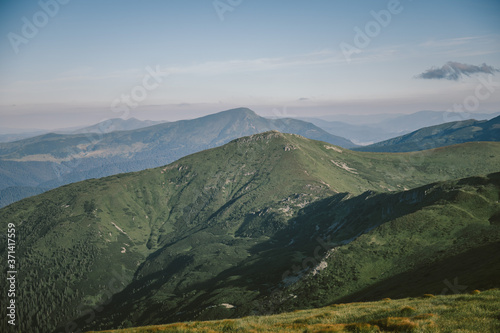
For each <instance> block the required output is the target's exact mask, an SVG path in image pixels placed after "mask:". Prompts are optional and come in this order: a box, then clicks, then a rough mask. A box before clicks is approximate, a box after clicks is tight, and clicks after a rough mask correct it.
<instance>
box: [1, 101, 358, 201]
mask: <svg viewBox="0 0 500 333" xmlns="http://www.w3.org/2000/svg"><path fill="white" fill-rule="evenodd" d="M114 123H116V122H113V124H114ZM127 124H129V123H127ZM95 128H96V127H93V129H95ZM269 130H278V131H281V132H286V133H293V134H299V135H302V136H304V137H307V138H310V139H315V140H321V141H325V142H328V143H331V144H335V145H339V146H342V147H345V148H353V147H355V145H354V144H353V143H352V142H351V141H349V140H347V139H344V138H341V137H338V136H335V135H332V134H329V133H327V132H325V131H324V130H322V129H320V128H318V127H316V126H315V125H313V124H311V123H307V122H304V121H300V120H295V119H275V120H271V119H266V118H263V117H260V116H258V115H257V114H255V113H254V112H253V111H251V110H250V109H246V108H240V109H233V110H228V111H224V112H220V113H217V114H213V115H209V116H206V117H202V118H197V119H193V120H182V121H177V122H170V123H162V124H158V125H154V126H149V127H145V128H140V129H136V130H131V131H114V132H110V133H104V132H97V133H85V134H72V135H63V134H54V133H50V134H45V135H42V136H38V137H34V138H29V139H26V140H21V141H16V142H11V143H2V144H0V190H1V189H4V188H7V187H19V186H21V187H42V188H48V189H50V188H55V187H58V186H61V185H64V184H68V183H72V182H76V181H81V180H85V179H89V178H99V177H103V176H108V175H112V174H117V173H123V172H130V171H138V170H144V169H147V168H153V167H157V166H160V165H165V164H167V163H170V162H173V161H175V160H177V159H179V158H181V157H183V156H186V155H188V154H192V153H195V152H198V151H201V150H204V149H209V148H214V147H217V146H221V145H223V144H225V143H227V142H229V141H231V140H233V139H236V138H238V137H241V136H246V135H251V134H256V133H261V132H265V131H269ZM17 193H18V194H19V196H17V197H15V198H14V197H11V198H12V200H14V199H17V200H20V199H22V198H23V196H22V195H21V193H22V192H17Z"/></svg>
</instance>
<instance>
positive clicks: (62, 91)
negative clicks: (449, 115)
mask: <svg viewBox="0 0 500 333" xmlns="http://www.w3.org/2000/svg"><path fill="white" fill-rule="evenodd" d="M498 17H500V1H498V0H488V1H487V0H453V1H451V0H444V1H431V0H419V1H417V0H414V1H411V0H401V1H398V0H365V1H363V0H361V1H350V0H349V1H348V0H338V1H330V0H272V1H269V0H215V1H214V0H141V1H139V0H135V1H134V0H105V1H103V0H85V1H83V0H40V1H16V0H8V1H7V0H0V73H1V74H0V127H11V128H43V129H54V128H62V127H69V126H79V125H86V124H93V123H96V122H98V121H101V120H105V119H109V118H119V117H121V118H128V117H136V118H139V119H151V120H169V121H173V120H178V119H188V118H194V117H198V116H202V115H206V114H209V113H214V112H218V111H223V110H226V109H230V108H233V107H242V106H243V107H249V108H251V109H253V110H254V111H256V112H257V113H258V114H260V115H263V116H271V117H272V116H277V117H281V116H289V117H298V116H301V117H306V116H307V117H313V116H327V115H335V114H375V113H412V112H417V111H420V110H450V109H456V110H461V109H463V108H465V109H466V111H467V112H469V113H474V112H495V111H500V93H499V92H500V72H498V69H499V68H500V20H499V19H498ZM483 64H484V66H483ZM474 66H475V67H474ZM485 66H486V67H485ZM488 69H489V70H488Z"/></svg>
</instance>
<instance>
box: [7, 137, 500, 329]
mask: <svg viewBox="0 0 500 333" xmlns="http://www.w3.org/2000/svg"><path fill="white" fill-rule="evenodd" d="M478 160H481V161H482V163H476V161H478ZM499 162H500V143H494V142H492V143H470V144H465V145H459V146H453V147H447V148H442V149H436V150H432V151H425V152H416V153H408V154H380V153H377V154H373V153H363V152H353V151H349V150H344V149H341V148H339V147H336V146H332V145H329V144H327V143H325V142H319V141H314V140H309V139H305V138H303V137H301V136H297V135H291V134H281V133H278V132H267V133H263V134H259V135H254V136H250V137H245V138H241V139H237V140H234V141H232V142H230V143H229V144H227V145H224V146H222V147H219V148H215V149H210V150H206V151H203V152H200V153H197V154H194V155H190V156H187V157H185V158H182V159H180V160H178V161H176V162H174V163H172V164H170V165H168V166H165V167H160V168H155V169H149V170H144V171H141V172H137V173H129V174H120V175H116V176H111V177H107V178H102V179H94V180H87V181H84V182H80V183H75V184H71V185H66V186H63V187H61V188H58V189H55V190H52V191H49V192H46V193H44V194H41V195H38V196H36V197H32V198H28V199H25V200H22V201H20V202H17V203H15V204H12V205H10V206H8V207H5V208H3V209H2V210H0V224H1V225H2V227H3V228H4V229H6V228H7V224H8V223H14V224H15V225H16V233H17V234H18V235H19V237H18V239H17V244H16V253H17V258H18V271H19V272H22V274H19V276H18V279H19V280H18V282H19V285H18V292H19V294H18V295H17V297H18V300H19V304H20V305H19V308H18V311H19V316H20V317H22V318H23V321H22V322H20V329H21V330H27V331H32V332H35V333H36V332H38V331H40V332H47V331H56V328H57V327H58V328H59V330H57V331H58V332H59V331H64V330H65V329H66V328H65V327H69V328H70V331H71V330H76V328H98V327H117V326H119V325H130V324H134V325H138V324H152V323H165V322H169V321H178V320H183V319H186V318H187V319H191V318H200V319H204V318H217V317H227V316H232V315H244V314H248V313H252V311H267V310H266V309H267V308H268V306H267V305H266V304H267V303H266V300H265V298H263V297H264V296H265V295H268V294H269V293H270V292H271V291H272V290H273V288H277V287H280V288H282V287H285V286H286V285H288V284H289V283H291V282H294V281H293V277H294V274H291V273H290V274H289V276H290V277H291V278H292V280H290V279H288V280H286V281H285V282H284V281H282V279H283V274H284V273H285V272H287V271H288V270H290V267H292V265H294V264H295V263H296V262H297V260H299V262H300V260H302V258H303V257H304V256H306V257H307V256H309V253H311V250H313V253H314V249H315V248H314V246H316V243H314V239H316V238H317V237H323V236H325V237H326V236H327V235H330V234H331V235H332V236H335V237H334V240H335V242H337V243H339V244H342V243H349V242H350V241H351V240H352V239H355V238H356V237H357V236H359V235H361V234H363V233H364V232H366V231H368V230H371V229H373V228H374V227H377V226H378V225H380V224H381V223H383V222H387V221H389V219H390V218H391V217H393V216H394V215H393V214H392V213H389V211H386V210H390V209H391V208H389V207H386V206H385V205H386V202H393V201H394V200H396V198H397V195H398V194H394V197H391V196H389V197H384V196H383V195H382V196H375V197H374V198H372V196H373V195H374V194H373V193H372V192H367V191H389V190H393V191H398V190H399V191H402V190H404V189H414V188H416V187H419V186H423V185H425V184H428V183H430V182H435V181H439V180H447V179H455V178H463V177H467V176H471V175H476V174H487V173H490V172H493V171H498V165H500V164H499ZM413 191H417V190H413ZM404 193H406V192H404ZM399 195H405V194H399ZM488 198H489V197H488ZM488 200H489V199H488ZM497 200H498V199H497ZM384 207H385V208H384ZM330 209H331V210H330ZM412 209H413V208H408V209H407V211H403V212H404V213H405V214H406V213H408V212H409V211H410V212H411V211H412ZM332 214H333V215H332ZM391 214H392V215H391ZM363 216H364V217H365V218H363ZM356 218H357V220H356ZM350 221H356V222H355V223H354V222H352V223H351V222H350ZM5 242H6V240H5V239H4V238H3V239H1V245H2V246H1V247H0V249H1V251H2V255H4V256H6V253H5V251H6V250H5V249H6V248H7V247H6V244H5ZM292 271H293V270H292ZM4 283H6V282H5V281H2V284H4ZM366 286H367V285H366V284H364V285H359V286H358V287H360V288H364V287H366ZM355 291H356V290H354V289H353V290H352V292H355ZM337 296H339V295H337ZM337 296H335V297H337ZM340 296H342V295H340ZM111 297H112V298H111ZM224 303H229V304H233V305H235V304H237V307H236V308H235V309H233V308H226V307H221V306H219V305H220V304H224ZM299 305H301V304H299ZM277 309H278V308H276V307H274V310H277ZM132 314H133V315H132ZM77 318H79V319H77ZM1 320H5V318H3V319H1ZM2 324H3V323H2ZM71 327H73V328H71Z"/></svg>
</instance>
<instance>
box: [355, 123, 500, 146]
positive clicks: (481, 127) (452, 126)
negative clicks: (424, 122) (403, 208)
mask: <svg viewBox="0 0 500 333" xmlns="http://www.w3.org/2000/svg"><path fill="white" fill-rule="evenodd" d="M472 141H500V116H498V117H496V118H493V119H491V120H481V121H478V120H473V119H471V120H465V121H455V122H450V123H446V124H442V125H437V126H431V127H425V128H422V129H419V130H417V131H414V132H412V133H409V134H406V135H403V136H398V137H396V138H393V139H389V140H385V141H382V142H378V143H375V144H372V145H369V146H365V147H359V148H357V149H356V150H359V151H371V152H409V151H419V150H425V149H431V148H437V147H444V146H449V145H455V144H459V143H464V142H472Z"/></svg>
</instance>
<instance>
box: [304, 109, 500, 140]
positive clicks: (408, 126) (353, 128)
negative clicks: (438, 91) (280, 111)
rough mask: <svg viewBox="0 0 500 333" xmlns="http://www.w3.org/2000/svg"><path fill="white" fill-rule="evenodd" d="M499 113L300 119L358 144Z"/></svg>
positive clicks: (432, 112) (417, 113)
mask: <svg viewBox="0 0 500 333" xmlns="http://www.w3.org/2000/svg"><path fill="white" fill-rule="evenodd" d="M499 115H500V112H496V113H471V114H463V113H458V112H448V111H419V112H415V113H412V114H408V115H387V114H382V115H367V116H359V115H354V116H331V117H329V118H328V119H329V120H325V119H318V118H301V119H303V120H305V121H309V122H311V123H313V124H315V125H316V126H318V127H320V128H322V129H324V130H325V131H327V132H329V133H334V134H335V135H340V136H342V137H345V138H348V139H350V140H352V141H353V142H355V143H357V144H372V143H375V142H380V141H384V140H387V139H391V138H394V137H396V136H401V135H404V134H408V133H410V132H413V131H415V130H418V129H421V128H423V127H429V126H435V125H440V124H443V123H448V122H452V121H465V120H470V119H477V120H490V119H492V118H494V117H497V116H499ZM363 117H364V118H363Z"/></svg>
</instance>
